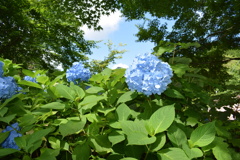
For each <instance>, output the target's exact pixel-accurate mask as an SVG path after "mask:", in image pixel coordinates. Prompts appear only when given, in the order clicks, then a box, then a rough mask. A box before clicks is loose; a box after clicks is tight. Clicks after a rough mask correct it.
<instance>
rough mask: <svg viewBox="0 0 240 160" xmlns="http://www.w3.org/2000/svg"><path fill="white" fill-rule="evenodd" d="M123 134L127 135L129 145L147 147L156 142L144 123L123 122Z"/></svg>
mask: <svg viewBox="0 0 240 160" xmlns="http://www.w3.org/2000/svg"><path fill="white" fill-rule="evenodd" d="M120 123H121V126H122V130H123V132H124V133H125V134H126V135H127V140H128V145H146V144H151V143H154V142H155V141H156V137H154V136H153V137H149V136H148V132H147V130H146V128H145V125H144V122H142V121H137V120H136V121H121V122H120Z"/></svg>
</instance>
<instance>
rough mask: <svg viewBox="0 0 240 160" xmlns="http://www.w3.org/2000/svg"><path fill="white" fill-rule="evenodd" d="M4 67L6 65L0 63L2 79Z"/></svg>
mask: <svg viewBox="0 0 240 160" xmlns="http://www.w3.org/2000/svg"><path fill="white" fill-rule="evenodd" d="M3 65H4V63H3V62H2V61H0V77H3Z"/></svg>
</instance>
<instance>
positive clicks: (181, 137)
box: [167, 123, 187, 147]
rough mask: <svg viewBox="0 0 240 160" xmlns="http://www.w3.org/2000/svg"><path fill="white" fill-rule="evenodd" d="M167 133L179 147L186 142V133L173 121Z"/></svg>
mask: <svg viewBox="0 0 240 160" xmlns="http://www.w3.org/2000/svg"><path fill="white" fill-rule="evenodd" d="M167 135H168V138H169V139H170V141H171V142H172V144H173V145H174V146H175V147H181V146H182V145H183V144H184V143H187V136H186V134H185V133H184V132H183V131H182V130H181V129H180V128H179V127H178V126H177V124H175V123H174V124H173V125H171V127H170V128H168V132H167Z"/></svg>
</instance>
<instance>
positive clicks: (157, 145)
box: [149, 132, 166, 152]
mask: <svg viewBox="0 0 240 160" xmlns="http://www.w3.org/2000/svg"><path fill="white" fill-rule="evenodd" d="M155 136H156V138H157V140H156V141H155V142H154V143H152V144H150V145H149V149H150V150H151V151H152V152H156V151H159V150H160V149H161V148H162V147H163V146H164V145H165V143H166V135H165V133H164V132H163V133H159V134H157V135H155Z"/></svg>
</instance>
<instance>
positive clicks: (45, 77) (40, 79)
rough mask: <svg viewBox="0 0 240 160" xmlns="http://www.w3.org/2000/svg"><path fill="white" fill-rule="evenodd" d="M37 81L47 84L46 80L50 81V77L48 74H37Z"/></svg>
mask: <svg viewBox="0 0 240 160" xmlns="http://www.w3.org/2000/svg"><path fill="white" fill-rule="evenodd" d="M36 80H37V82H39V83H41V84H45V83H46V82H48V81H49V77H48V76H44V75H41V76H37V79H36Z"/></svg>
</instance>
